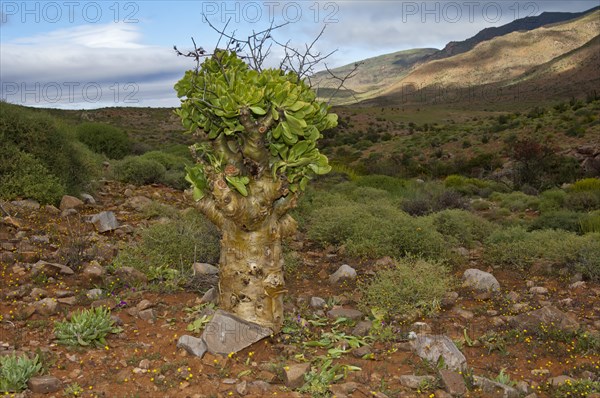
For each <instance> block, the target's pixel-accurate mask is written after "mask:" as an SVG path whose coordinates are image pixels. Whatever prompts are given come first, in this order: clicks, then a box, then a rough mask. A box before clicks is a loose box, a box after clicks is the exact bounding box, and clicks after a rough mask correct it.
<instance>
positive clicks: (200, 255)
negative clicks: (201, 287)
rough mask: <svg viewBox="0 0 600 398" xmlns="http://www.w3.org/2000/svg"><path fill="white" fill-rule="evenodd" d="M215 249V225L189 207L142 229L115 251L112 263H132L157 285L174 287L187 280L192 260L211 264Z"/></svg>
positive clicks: (164, 288)
mask: <svg viewBox="0 0 600 398" xmlns="http://www.w3.org/2000/svg"><path fill="white" fill-rule="evenodd" d="M219 251H220V246H219V235H218V232H217V229H216V228H215V226H214V225H213V224H211V223H210V222H209V221H208V220H206V218H204V217H203V216H202V215H200V214H199V213H197V212H196V211H190V212H187V213H185V214H183V215H178V216H176V217H174V218H173V219H172V220H170V221H168V222H165V223H157V224H154V225H152V226H150V227H148V228H146V229H145V230H143V231H142V232H141V233H140V241H139V243H138V244H137V245H133V246H131V245H130V246H127V247H125V248H124V249H123V250H121V251H119V255H118V256H117V257H116V258H115V260H114V261H113V267H114V268H120V267H125V266H129V267H134V268H136V269H138V270H140V271H142V272H143V273H145V274H146V275H147V276H148V279H149V280H150V282H153V283H155V286H156V287H158V288H159V289H162V290H175V289H177V288H180V287H181V285H182V284H184V283H186V282H188V281H189V280H190V278H191V272H192V264H193V263H194V262H206V263H213V264H214V263H216V262H217V261H218V259H219Z"/></svg>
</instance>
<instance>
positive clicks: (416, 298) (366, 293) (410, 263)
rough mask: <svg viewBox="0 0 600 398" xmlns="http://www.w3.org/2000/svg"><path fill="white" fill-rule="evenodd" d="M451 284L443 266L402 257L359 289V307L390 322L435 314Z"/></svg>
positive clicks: (433, 262) (428, 261)
mask: <svg viewBox="0 0 600 398" xmlns="http://www.w3.org/2000/svg"><path fill="white" fill-rule="evenodd" d="M453 284H454V281H453V278H452V276H451V275H450V272H449V270H448V268H447V267H446V265H445V264H444V263H442V262H438V261H432V260H425V259H422V258H418V257H406V258H403V259H400V260H398V261H397V262H396V263H395V264H394V265H393V266H392V267H390V268H386V269H383V270H381V271H378V272H377V273H376V274H375V276H374V278H373V279H372V280H370V281H368V282H366V283H363V284H361V285H360V286H359V288H360V291H361V293H362V298H361V300H360V302H359V307H360V308H361V309H362V310H363V311H365V312H367V313H370V312H371V311H372V310H373V309H377V310H378V311H379V310H381V311H385V313H386V314H387V315H388V316H389V317H391V318H394V317H406V318H414V317H418V316H427V315H431V314H434V313H436V312H437V311H438V309H439V306H440V303H441V300H442V298H443V296H444V294H446V293H447V292H448V291H449V290H450V289H451V288H452V286H453Z"/></svg>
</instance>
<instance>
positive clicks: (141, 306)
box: [135, 299, 154, 311]
mask: <svg viewBox="0 0 600 398" xmlns="http://www.w3.org/2000/svg"><path fill="white" fill-rule="evenodd" d="M151 307H154V304H152V302H151V301H150V300H146V299H144V300H142V301H140V302H139V303H138V304H137V305H136V306H135V308H137V310H138V311H144V310H147V309H148V308H151Z"/></svg>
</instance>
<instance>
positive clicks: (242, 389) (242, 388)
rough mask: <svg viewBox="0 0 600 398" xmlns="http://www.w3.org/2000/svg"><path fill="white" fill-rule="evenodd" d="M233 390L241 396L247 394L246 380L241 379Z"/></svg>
mask: <svg viewBox="0 0 600 398" xmlns="http://www.w3.org/2000/svg"><path fill="white" fill-rule="evenodd" d="M235 392H237V393H238V394H240V395H241V396H244V395H246V394H248V382H247V381H246V380H243V381H241V382H239V383H238V384H236V385H235Z"/></svg>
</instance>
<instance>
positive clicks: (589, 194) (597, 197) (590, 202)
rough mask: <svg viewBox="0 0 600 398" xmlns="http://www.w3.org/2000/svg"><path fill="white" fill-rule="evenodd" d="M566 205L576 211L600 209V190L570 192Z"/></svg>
mask: <svg viewBox="0 0 600 398" xmlns="http://www.w3.org/2000/svg"><path fill="white" fill-rule="evenodd" d="M565 207H566V208H568V209H571V210H575V211H591V210H596V209H600V191H599V192H594V191H574V192H569V194H568V195H567V199H566V200H565Z"/></svg>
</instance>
